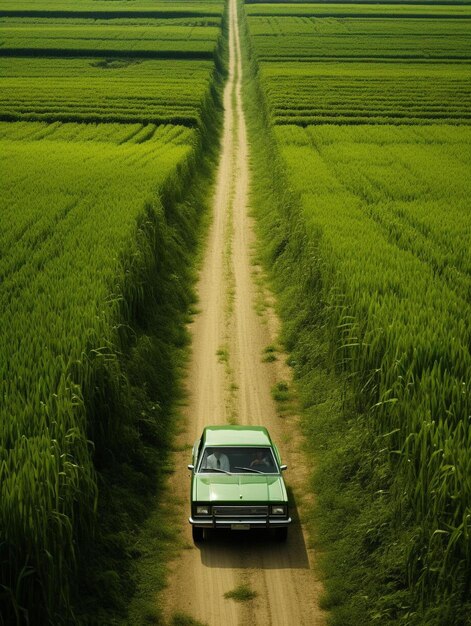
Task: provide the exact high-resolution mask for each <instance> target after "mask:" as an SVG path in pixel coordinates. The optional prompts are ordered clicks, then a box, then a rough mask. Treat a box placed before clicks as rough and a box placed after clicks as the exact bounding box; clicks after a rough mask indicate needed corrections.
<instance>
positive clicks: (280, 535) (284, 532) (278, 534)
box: [275, 526, 288, 543]
mask: <svg viewBox="0 0 471 626" xmlns="http://www.w3.org/2000/svg"><path fill="white" fill-rule="evenodd" d="M275 539H276V540H277V541H279V542H280V543H284V542H285V541H286V540H287V539H288V527H287V526H285V527H284V528H276V529H275Z"/></svg>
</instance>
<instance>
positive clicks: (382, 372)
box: [247, 3, 471, 623]
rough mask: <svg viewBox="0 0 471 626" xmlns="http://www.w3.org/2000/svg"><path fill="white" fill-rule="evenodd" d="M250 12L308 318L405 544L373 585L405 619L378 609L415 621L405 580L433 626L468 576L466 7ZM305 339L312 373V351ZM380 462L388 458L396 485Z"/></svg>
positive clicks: (470, 283) (308, 7)
mask: <svg viewBox="0 0 471 626" xmlns="http://www.w3.org/2000/svg"><path fill="white" fill-rule="evenodd" d="M414 12H415V13H417V14H419V13H420V14H422V17H421V18H420V19H419V17H415V16H412V15H411V14H412V13H414ZM247 13H248V20H247V21H248V25H249V31H250V44H251V47H252V48H253V51H254V55H255V58H256V60H257V69H258V77H259V83H260V87H261V92H260V93H261V98H262V101H264V103H265V105H266V110H267V113H268V119H270V121H271V122H272V124H273V126H274V135H275V146H276V148H277V152H278V153H279V154H280V155H281V157H282V164H283V166H282V168H283V169H284V168H286V170H287V179H288V180H287V183H288V185H291V189H292V191H293V193H294V200H292V202H293V203H294V204H296V202H297V203H298V204H297V206H299V217H298V213H297V209H296V210H293V213H292V214H290V209H289V207H290V206H291V205H290V200H288V201H287V205H288V208H287V209H286V215H283V214H280V216H278V215H277V216H276V217H274V218H273V219H275V220H278V218H279V217H280V218H281V222H282V225H281V227H280V229H281V231H282V232H283V237H282V241H281V243H280V249H281V250H284V249H285V248H286V249H287V250H288V252H286V253H284V252H281V253H280V257H282V258H284V256H285V255H286V257H287V258H286V263H287V267H289V271H288V273H289V280H288V282H289V284H290V285H292V284H293V283H296V282H297V281H299V283H300V284H301V285H303V288H300V292H299V293H300V301H299V302H298V306H299V307H300V308H301V310H302V313H301V314H300V319H299V322H298V323H299V325H300V327H302V328H303V329H304V328H305V327H308V326H309V325H311V324H312V325H313V326H314V325H318V327H319V329H322V330H319V333H322V338H323V340H324V337H325V339H327V341H326V345H328V346H329V350H330V360H331V361H333V362H335V363H336V366H337V370H338V372H339V373H341V375H345V376H346V378H347V379H348V380H349V381H350V383H351V384H352V387H353V390H354V394H355V398H354V400H355V408H356V411H357V414H360V415H365V416H366V417H365V418H364V422H361V423H362V424H363V437H364V438H365V440H366V441H374V442H375V443H374V444H371V447H372V448H374V449H373V450H371V449H368V448H367V446H365V450H364V452H365V455H364V456H365V461H364V466H361V467H360V473H361V474H362V475H364V476H370V477H371V476H373V475H374V476H375V486H378V489H379V491H378V493H379V494H383V495H384V494H387V499H388V503H389V505H388V506H389V507H390V508H389V509H388V515H390V517H389V518H388V520H389V519H390V520H391V527H388V528H387V529H386V528H384V529H381V528H379V527H378V528H377V527H376V526H375V523H376V522H375V521H374V520H372V521H371V523H370V522H367V523H368V524H369V526H371V527H372V529H373V531H375V532H378V533H379V535H380V536H381V535H383V534H384V537H385V538H386V539H385V541H386V542H389V541H390V542H391V543H387V547H386V548H387V549H388V550H390V551H391V552H393V551H394V550H395V549H396V546H397V545H399V546H401V548H400V549H401V550H402V553H401V557H400V563H399V569H398V571H397V572H394V573H393V577H394V576H397V583H396V582H392V581H391V582H390V581H389V579H388V581H386V582H378V583H377V585H378V588H379V587H381V585H383V586H382V587H381V588H379V590H378V595H381V596H382V602H383V607H384V606H388V599H391V606H392V607H393V608H392V609H391V611H392V612H391V613H387V611H388V610H389V609H386V611H385V613H381V611H382V608H381V607H380V608H379V609H378V611H375V615H376V616H378V615H383V616H384V615H387V616H388V618H391V620H393V619H394V616H396V617H397V616H402V615H404V619H405V620H406V621H407V614H406V611H407V607H406V606H404V607H403V608H402V609H401V610H402V611H404V613H401V610H398V609H397V607H396V606H395V605H394V603H395V602H396V600H395V599H394V598H393V593H392V591H394V590H396V589H397V590H398V594H399V595H398V597H399V598H400V594H401V593H402V592H403V590H404V588H405V587H408V593H409V592H411V593H412V596H410V597H413V598H414V599H415V600H414V601H415V605H414V606H409V608H410V609H411V611H414V613H413V614H415V615H417V616H419V615H422V614H425V613H426V611H427V609H428V608H430V607H433V608H432V609H431V611H432V613H433V615H434V616H436V619H437V620H438V621H436V622H433V623H439V620H440V619H441V620H442V621H441V622H440V623H449V622H447V619H448V620H449V617H447V616H449V615H454V616H455V617H456V616H457V615H458V612H459V610H460V609H459V605H460V602H462V601H464V600H465V598H466V595H467V593H468V592H469V572H470V571H471V551H470V534H471V455H470V453H469V450H470V443H471V440H470V433H471V429H470V415H471V387H470V381H471V355H470V350H469V346H470V345H471V307H470V302H471V257H470V250H471V221H470V216H469V197H470V194H471V182H470V180H471V179H470V176H469V172H470V168H471V130H470V127H469V121H470V119H471V110H470V106H469V103H470V101H471V87H470V85H471V83H470V80H469V79H470V76H471V69H470V64H469V60H470V59H469V49H470V47H469V42H470V37H471V26H470V24H471V23H470V22H469V19H468V18H465V19H462V16H463V15H465V14H467V13H469V7H466V6H463V7H457V6H455V5H453V6H451V5H450V6H435V5H431V4H428V5H426V6H421V7H418V6H414V5H409V6H403V5H402V4H399V3H397V4H395V5H383V4H375V5H369V6H368V5H360V4H355V3H351V4H344V5H340V4H328V3H325V4H322V5H320V4H310V3H305V4H288V3H285V4H281V3H272V4H268V3H267V4H258V3H250V4H249V6H247ZM322 14H324V15H325V17H323V18H322V17H320V16H321V15H322ZM366 14H368V15H366ZM386 14H387V15H386ZM295 15H299V17H293V16H295ZM301 15H302V16H303V17H301ZM312 15H316V16H318V17H310V16H312ZM445 15H447V19H443V17H444V16H445ZM453 17H455V18H458V17H460V18H461V19H452V18H453ZM438 60H440V62H439V63H438V62H437V61H438ZM451 124H453V125H451ZM283 220H285V222H283ZM297 220H299V223H298V221H297ZM288 233H289V236H290V237H292V240H290V241H289V242H288ZM300 233H305V235H304V237H303V236H301V235H300ZM290 249H291V250H292V252H289V250H290ZM294 250H296V252H295V253H294V252H293V251H294ZM290 254H292V257H291V256H290ZM288 257H289V260H288ZM276 263H277V267H282V268H283V267H284V265H283V263H284V261H283V260H280V259H277V260H276ZM295 271H297V272H298V274H297V275H296V276H294V278H293V272H295ZM288 289H291V287H289V288H288ZM290 297H291V298H292V297H293V296H292V294H291V296H290ZM303 297H304V298H306V301H303V300H302V298H303ZM299 332H300V333H301V334H302V333H303V332H304V331H303V330H300V331H299ZM293 333H294V334H296V331H293ZM296 338H297V335H296V337H295V339H296ZM301 341H302V342H304V343H303V345H302V346H301V347H299V352H300V354H301V356H300V360H302V361H303V362H306V365H305V366H304V369H303V373H304V374H305V372H306V368H307V364H308V363H309V359H310V358H313V357H311V356H310V353H309V347H308V346H306V345H305V342H306V337H305V336H304V335H302V337H301ZM298 357H299V354H298ZM313 428H314V426H313ZM358 430H361V427H360V426H359V427H358ZM368 437H369V438H370V439H368ZM375 446H377V448H376V447H375ZM369 455H370V456H369ZM368 458H370V459H374V462H373V461H371V462H372V463H376V464H378V466H381V467H387V468H388V469H387V470H384V474H383V484H381V473H380V472H378V474H376V473H375V471H376V470H375V468H374V467H370V466H369V465H368V463H369V461H368V460H367V459H368ZM358 463H360V465H361V463H362V460H361V458H360V459H359V461H358ZM383 463H384V466H383V465H381V464H383ZM331 469H332V468H331ZM333 469H334V471H337V468H333ZM338 471H339V472H340V473H341V472H342V468H338ZM378 475H379V478H378ZM386 477H387V478H386ZM378 483H379V485H378ZM348 497H354V490H352V492H348ZM378 497H379V496H378ZM379 523H380V522H378V524H379ZM356 530H357V532H359V530H358V527H356ZM362 532H363V533H364V536H363V535H362V536H361V540H362V541H364V543H365V545H367V544H368V543H369V542H370V541H371V537H370V536H368V533H369V532H370V530H368V529H367V528H365V529H364V530H363V531H362ZM388 533H390V534H388ZM356 539H358V538H355V540H356ZM394 542H396V543H394ZM334 549H335V548H334ZM398 562H399V560H398V561H396V562H395V563H396V565H397V563H398ZM369 575H371V574H369ZM350 582H351V581H350ZM356 584H358V583H356ZM362 584H363V583H359V584H358V589H359V592H358V595H356V596H355V597H354V600H352V605H353V603H355V602H359V596H360V593H361V592H362V591H361V590H362V588H361V585H362ZM396 584H397V587H396ZM389 585H390V586H389ZM344 591H345V592H346V593H350V592H351V590H350V589H348V591H347V590H346V588H345V589H342V592H344ZM390 592H391V596H389V595H388V594H390ZM370 601H371V602H372V603H374V600H372V599H370V600H368V599H366V598H363V597H362V600H361V602H362V603H364V602H366V604H368V602H370ZM400 601H401V600H400V599H399V600H398V602H400ZM352 605H351V606H352ZM450 607H452V609H450V613H447V611H448V609H449V608H450ZM374 608H375V609H376V608H378V607H377V606H375V607H374ZM372 610H373V609H372ZM394 611H397V613H394ZM422 612H423V613H422ZM432 613H428V614H427V615H432ZM339 615H342V613H341V612H340V613H339ZM411 615H412V614H411ZM411 615H409V617H410V616H411ZM417 618H418V617H417ZM337 619H339V618H337ZM376 619H380V618H378V617H376ZM398 619H399V617H398ZM339 623H340V622H339ZM348 623H350V622H348ZM365 623H366V621H365ZM368 623H369V622H368ZM385 623H386V622H385ZM411 623H419V622H412V621H411ZM427 623H428V622H427ZM459 623H461V622H459ZM463 623H464V622H463Z"/></svg>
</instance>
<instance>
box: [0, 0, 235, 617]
mask: <svg viewBox="0 0 471 626" xmlns="http://www.w3.org/2000/svg"><path fill="white" fill-rule="evenodd" d="M223 9H224V5H223V3H222V1H217V2H207V3H198V2H185V3H179V4H175V3H170V2H165V1H163V2H145V1H144V2H137V3H129V2H91V3H76V4H73V3H65V2H58V3H55V2H49V3H36V2H34V3H17V2H14V3H12V2H5V3H3V4H2V7H1V9H0V15H1V18H0V42H1V46H0V66H1V79H0V93H1V96H0V119H1V120H3V121H2V122H0V160H1V169H2V181H1V201H0V233H1V234H0V251H1V254H0V257H1V260H0V282H1V289H0V311H1V313H0V318H1V326H2V333H1V335H0V388H1V397H2V402H1V404H0V501H1V506H0V528H1V529H2V533H1V539H0V579H1V587H0V591H1V593H0V596H1V603H2V610H1V611H0V623H2V624H7V623H8V624H9V623H12V622H13V621H14V622H15V623H18V624H19V623H20V621H21V619H22V616H25V617H28V618H29V620H30V621H29V622H28V623H30V624H38V625H39V624H41V625H42V624H45V623H51V624H52V623H53V624H70V623H76V621H77V620H78V621H80V620H82V621H83V620H84V621H83V623H85V622H86V623H91V622H90V621H89V620H95V621H94V623H97V624H98V623H111V621H113V620H115V619H117V617H116V615H117V614H118V613H121V614H123V612H124V613H125V612H126V610H127V601H129V598H130V596H131V595H132V582H131V579H130V576H131V574H130V559H131V557H130V542H131V541H132V533H133V532H134V528H135V526H134V525H135V524H136V523H139V522H142V519H143V518H144V517H145V508H146V506H147V499H148V498H149V494H154V495H155V492H156V484H158V480H159V474H158V472H159V459H161V461H160V462H163V460H164V457H165V445H166V443H165V442H166V440H167V437H168V436H169V435H168V433H169V431H170V425H169V423H168V416H167V406H168V403H169V402H170V400H171V397H172V389H173V385H174V379H175V368H176V363H175V362H174V361H175V351H176V350H177V349H178V346H181V344H182V342H183V338H182V328H181V326H182V318H183V316H184V315H185V309H186V307H187V305H188V302H189V300H190V299H191V293H190V291H189V288H188V281H189V271H190V270H189V267H190V266H191V248H192V246H194V244H195V233H196V232H197V230H198V221H199V213H200V210H201V207H199V206H197V203H196V201H195V200H192V199H191V198H189V199H188V201H187V202H186V203H185V205H184V206H183V205H181V202H182V200H183V198H184V197H185V196H186V194H187V193H188V188H189V186H190V184H191V183H192V181H193V180H195V177H197V176H198V175H199V174H198V172H200V171H201V170H202V168H203V167H204V163H205V162H206V160H207V158H208V157H206V156H205V155H204V154H203V152H202V150H203V146H204V145H205V142H207V141H208V137H210V136H211V137H212V136H217V129H216V127H217V124H215V123H214V121H213V124H212V126H211V128H209V127H208V120H209V119H210V118H212V119H213V120H215V119H216V118H217V106H218V105H217V102H218V98H219V95H218V89H219V86H218V85H219V82H220V76H221V71H222V57H221V55H222V48H221V45H222V26H223V21H222V13H223ZM116 11H118V12H121V13H124V15H120V16H119V17H117V18H114V17H113V12H116ZM22 12H23V13H22ZM77 12H79V14H80V15H79V16H77V15H76V13H77ZM95 12H98V13H99V15H98V17H97V16H96V15H94V13H95ZM25 13H27V14H28V16H26V15H25ZM143 13H144V15H143ZM177 206H178V207H179V208H178V209H177ZM137 485H139V487H138V488H137ZM124 502H126V504H127V503H128V502H132V509H133V510H129V511H126V506H124ZM111 546H113V549H112V550H111V549H110V548H111ZM108 570H109V571H111V572H112V575H110V576H108V577H107V576H106V575H105V574H103V571H108ZM79 588H80V594H79V591H78V590H79ZM79 595H80V598H79ZM105 596H106V600H103V597H105ZM18 620H20V621H18ZM110 620H111V621H110ZM113 623H116V622H115V621H113Z"/></svg>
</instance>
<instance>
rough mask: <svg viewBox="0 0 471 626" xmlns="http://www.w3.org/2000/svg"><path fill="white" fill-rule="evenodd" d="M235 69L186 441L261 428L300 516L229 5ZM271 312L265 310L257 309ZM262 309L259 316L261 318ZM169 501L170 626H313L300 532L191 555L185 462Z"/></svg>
mask: <svg viewBox="0 0 471 626" xmlns="http://www.w3.org/2000/svg"><path fill="white" fill-rule="evenodd" d="M229 51H230V67H229V79H228V82H227V85H226V87H225V91H224V107H225V116H224V129H223V137H222V154H221V160H220V164H219V169H218V176H217V187H216V192H215V198H214V217H213V223H212V227H211V229H210V232H209V241H208V247H207V253H206V257H205V260H204V263H203V267H202V270H201V274H200V280H199V284H198V295H199V308H200V310H201V312H200V313H199V314H198V315H197V316H196V318H195V321H194V324H193V326H192V338H193V342H192V358H191V363H190V368H189V372H188V381H187V390H188V406H187V407H186V410H185V412H186V414H187V424H186V432H185V433H184V434H183V435H182V439H181V443H182V446H185V445H186V446H189V445H192V444H193V442H194V441H195V439H197V438H198V436H199V435H200V434H201V431H202V429H203V427H204V426H205V425H207V424H215V423H219V424H222V423H226V422H237V423H239V424H264V425H266V426H267V427H268V428H269V430H270V432H271V433H272V436H273V437H274V439H275V440H276V442H277V443H278V444H279V446H280V449H281V453H282V456H283V460H284V461H287V463H288V465H289V466H290V467H291V471H290V470H288V472H287V474H286V479H287V483H288V485H289V487H290V488H291V489H292V491H293V494H294V499H295V502H296V510H295V511H294V516H295V517H297V512H298V511H300V515H301V517H302V511H303V506H304V505H305V502H303V500H307V498H306V497H303V494H305V493H307V488H306V484H305V483H306V477H307V470H306V459H305V458H304V457H303V456H302V454H301V453H300V452H299V451H298V443H297V436H296V435H295V433H296V425H295V422H296V418H295V417H283V418H281V417H279V416H278V415H277V408H276V405H275V402H274V400H273V399H272V396H271V388H272V386H273V385H274V384H275V383H276V382H277V381H279V380H282V379H287V378H288V377H289V372H287V371H286V366H284V365H283V363H282V362H281V360H278V361H275V362H272V363H266V362H263V361H262V357H263V351H264V349H265V348H266V347H267V346H268V345H270V344H272V343H273V342H274V341H276V333H277V320H276V317H275V316H274V314H273V311H272V310H271V309H270V307H269V306H266V304H267V295H266V294H262V293H261V291H260V287H259V286H258V287H257V283H258V284H259V281H255V280H254V276H255V275H256V274H257V272H259V271H260V269H259V268H257V267H256V266H254V265H253V264H252V263H251V250H252V244H253V241H254V235H253V230H252V224H251V219H250V217H249V216H248V192H249V165H248V150H249V146H248V142H247V132H246V123H245V117H244V111H243V108H242V99H241V88H242V60H241V55H240V38H239V27H238V21H237V2H236V0H230V34H229ZM261 298H263V299H264V302H265V306H264V307H260V306H258V312H257V311H256V304H257V303H258V305H260V299H261ZM261 308H263V313H262V314H261V312H260V309H261ZM176 457H177V458H176V464H177V470H176V473H175V474H174V476H173V477H172V479H171V490H172V492H173V493H174V494H175V496H176V497H177V498H178V499H179V501H180V503H181V504H180V508H181V516H180V518H181V533H182V534H183V535H184V538H185V542H186V543H187V545H188V549H186V550H183V551H182V553H181V554H180V556H179V558H178V559H176V560H175V561H174V562H173V563H171V565H170V571H171V574H170V578H169V587H168V588H167V590H166V591H165V598H164V606H165V614H166V617H167V619H168V622H169V623H170V622H171V617H172V615H174V614H175V613H184V614H186V615H188V616H191V617H193V618H194V619H197V620H199V621H201V622H203V623H204V624H208V626H216V625H217V626H221V625H223V626H239V625H245V624H247V625H249V624H250V625H252V626H253V625H263V626H265V625H270V624H272V625H277V626H278V625H279V626H289V625H293V626H298V625H306V626H307V625H309V626H317V625H321V624H323V623H324V616H323V613H322V612H321V611H320V609H319V608H318V598H319V593H320V590H321V589H320V584H319V583H318V581H316V579H315V577H314V574H313V572H312V563H313V559H314V555H313V554H312V550H310V549H309V548H308V547H307V542H306V537H305V533H304V531H303V529H302V525H301V524H300V522H299V521H296V522H295V523H294V524H293V525H292V527H291V529H290V535H289V539H288V542H287V544H286V545H281V544H277V543H275V542H273V540H272V539H270V538H264V537H263V536H262V537H260V535H257V536H252V535H245V534H244V533H242V536H239V535H234V534H231V533H230V532H229V533H227V534H224V533H223V534H221V535H220V536H213V537H211V539H210V540H209V541H207V542H203V544H201V546H198V547H195V546H194V545H193V542H192V539H191V529H190V525H189V524H188V522H187V518H188V514H189V505H188V495H189V485H190V478H189V472H188V470H187V469H186V465H187V463H188V462H189V461H190V452H189V451H188V450H187V451H186V452H181V453H178V454H177V455H176ZM242 582H244V583H247V584H249V585H250V586H251V587H252V588H253V589H254V590H255V591H256V592H257V594H258V595H257V597H256V598H255V599H254V600H251V601H249V602H245V603H236V602H234V601H233V600H230V599H225V598H224V593H226V592H227V591H230V590H232V589H234V588H235V587H236V586H237V585H239V584H241V583H242Z"/></svg>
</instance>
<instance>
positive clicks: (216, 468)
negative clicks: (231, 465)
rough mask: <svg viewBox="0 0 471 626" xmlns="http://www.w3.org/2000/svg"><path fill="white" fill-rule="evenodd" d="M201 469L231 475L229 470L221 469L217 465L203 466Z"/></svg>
mask: <svg viewBox="0 0 471 626" xmlns="http://www.w3.org/2000/svg"><path fill="white" fill-rule="evenodd" d="M200 471H201V470H200ZM202 471H203V472H222V473H223V474H227V475H228V476H230V475H231V472H228V471H227V470H223V469H221V468H219V467H203V468H202Z"/></svg>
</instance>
